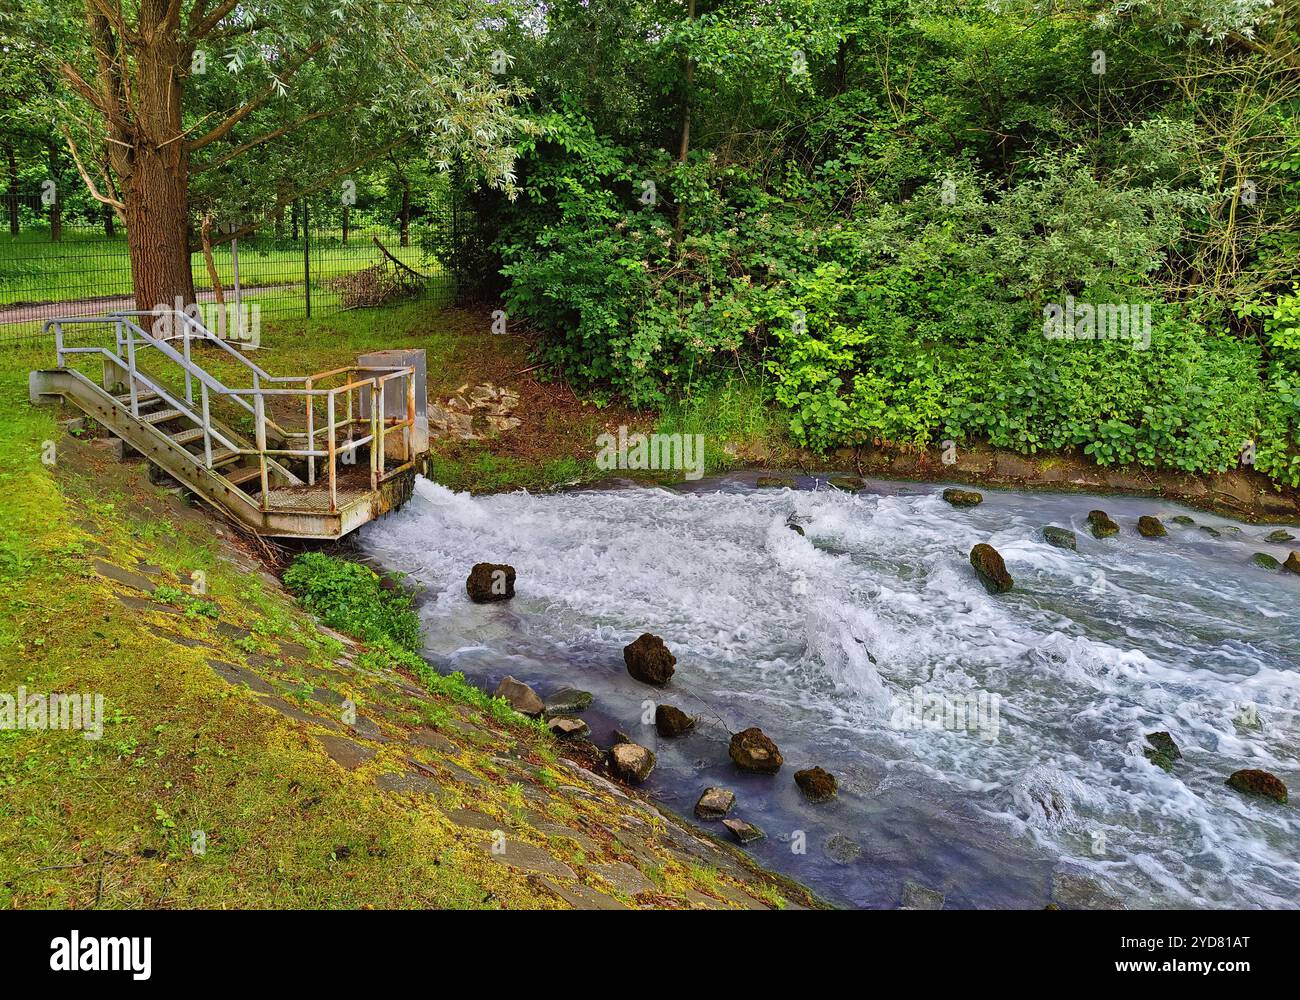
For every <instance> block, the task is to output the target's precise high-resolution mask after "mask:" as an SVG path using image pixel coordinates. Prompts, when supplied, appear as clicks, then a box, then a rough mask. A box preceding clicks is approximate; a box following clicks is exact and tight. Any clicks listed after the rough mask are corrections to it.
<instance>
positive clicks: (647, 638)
mask: <svg viewBox="0 0 1300 1000" xmlns="http://www.w3.org/2000/svg"><path fill="white" fill-rule="evenodd" d="M623 662H624V663H626V664H627V672H628V673H629V674H631V675H632V676H633V677H635V678H636V679H637V680H639V681H641V682H642V683H644V684H654V685H655V686H657V687H663V686H664V685H665V684H667V683H668V680H669V678H671V677H672V675H673V665H674V664H675V663H676V662H677V657H675V656H673V654H672V653H670V652H669V651H668V647H667V646H665V645H664V641H663V640H662V639H660V638H659V636H657V635H651V634H650V633H649V632H645V633H643V634H642V635H641V637H640V638H638V639H637V640H636V641H635V642H633V643H630V644H628V645H626V646H624V647H623Z"/></svg>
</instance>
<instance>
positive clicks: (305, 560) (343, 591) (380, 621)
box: [284, 552, 421, 652]
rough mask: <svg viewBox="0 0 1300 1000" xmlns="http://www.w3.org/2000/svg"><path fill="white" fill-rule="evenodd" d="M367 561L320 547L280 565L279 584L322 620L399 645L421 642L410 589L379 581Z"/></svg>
mask: <svg viewBox="0 0 1300 1000" xmlns="http://www.w3.org/2000/svg"><path fill="white" fill-rule="evenodd" d="M383 582H384V578H383V577H380V575H379V574H378V573H376V572H375V571H374V570H372V569H371V568H370V567H368V566H363V565H362V564H361V563H356V562H350V561H348V560H346V559H337V558H335V557H334V556H329V555H326V554H325V553H323V552H305V553H303V554H302V555H300V556H298V558H297V559H295V560H294V561H293V564H292V565H291V566H290V567H289V568H288V569H287V570H285V573H284V584H285V586H286V587H288V588H289V590H290V591H291V592H292V593H293V594H294V595H295V596H297V597H298V599H299V600H301V601H302V603H303V606H304V607H306V608H307V609H308V610H309V611H312V612H313V613H315V614H318V615H320V617H321V618H322V619H323V620H324V622H325V624H326V625H329V626H330V627H331V628H335V629H338V630H339V631H340V632H346V633H348V634H349V635H354V636H357V637H358V638H361V639H364V640H366V641H367V642H376V641H379V640H382V639H387V640H389V641H391V642H392V643H393V644H394V645H396V646H397V647H398V648H399V649H404V650H407V651H410V652H416V651H418V650H419V649H420V647H421V641H420V619H419V616H417V615H416V613H415V611H414V610H413V607H412V600H411V597H410V595H409V594H407V593H406V592H405V591H403V590H402V589H400V588H399V587H396V586H392V587H391V589H389V588H385V587H384V586H383Z"/></svg>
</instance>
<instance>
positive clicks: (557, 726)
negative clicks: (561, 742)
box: [546, 715, 591, 739]
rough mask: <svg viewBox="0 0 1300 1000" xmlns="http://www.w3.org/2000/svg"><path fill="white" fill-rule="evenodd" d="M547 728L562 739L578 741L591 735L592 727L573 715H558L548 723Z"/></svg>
mask: <svg viewBox="0 0 1300 1000" xmlns="http://www.w3.org/2000/svg"><path fill="white" fill-rule="evenodd" d="M546 728H548V729H549V730H550V731H551V732H553V733H554V734H555V735H556V736H558V737H560V738H561V739H576V738H578V737H581V736H587V735H589V734H590V733H591V727H590V726H588V725H587V724H586V723H585V722H583V721H582V720H581V719H575V718H574V717H573V716H571V715H557V716H556V717H555V718H554V719H551V720H550V721H549V722H548V723H546Z"/></svg>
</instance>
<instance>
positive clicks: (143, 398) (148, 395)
mask: <svg viewBox="0 0 1300 1000" xmlns="http://www.w3.org/2000/svg"><path fill="white" fill-rule="evenodd" d="M113 398H114V399H116V400H117V401H118V402H119V403H121V404H122V405H123V406H130V405H131V394H130V393H129V392H126V393H123V394H122V395H120V396H114V397H113ZM161 399H162V397H161V396H159V395H158V393H156V392H142V393H139V394H138V395H137V396H136V397H135V400H136V402H137V403H139V404H140V405H141V406H145V405H146V404H148V403H157V402H159V401H160V400H161Z"/></svg>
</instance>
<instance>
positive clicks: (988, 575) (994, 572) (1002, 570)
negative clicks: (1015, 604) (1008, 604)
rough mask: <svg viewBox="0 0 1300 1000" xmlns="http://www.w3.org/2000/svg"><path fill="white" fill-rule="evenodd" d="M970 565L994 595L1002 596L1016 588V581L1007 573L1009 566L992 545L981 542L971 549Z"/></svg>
mask: <svg viewBox="0 0 1300 1000" xmlns="http://www.w3.org/2000/svg"><path fill="white" fill-rule="evenodd" d="M970 564H971V565H972V566H974V567H975V572H976V573H977V574H979V578H980V579H981V580H983V581H984V586H986V587H988V588H989V590H990V591H991V592H992V593H995V594H1001V593H1004V592H1005V591H1008V590H1010V589H1011V588H1012V587H1013V586H1015V581H1014V580H1012V579H1011V574H1010V573H1008V572H1007V564H1006V563H1004V562H1003V561H1002V556H1001V555H999V554H998V550H997V549H995V548H994V547H993V546H992V545H988V544H985V543H984V542H980V543H979V544H978V545H976V546H975V547H974V548H973V549H971V550H970Z"/></svg>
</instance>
